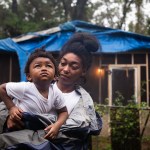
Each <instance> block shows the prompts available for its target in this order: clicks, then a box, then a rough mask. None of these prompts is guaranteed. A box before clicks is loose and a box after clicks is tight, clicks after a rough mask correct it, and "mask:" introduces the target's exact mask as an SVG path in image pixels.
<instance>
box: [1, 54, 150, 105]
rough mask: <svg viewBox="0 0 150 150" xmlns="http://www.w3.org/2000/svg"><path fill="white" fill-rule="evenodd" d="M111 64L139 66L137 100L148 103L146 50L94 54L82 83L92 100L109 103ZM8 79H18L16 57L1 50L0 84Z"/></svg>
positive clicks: (149, 81) (149, 75)
mask: <svg viewBox="0 0 150 150" xmlns="http://www.w3.org/2000/svg"><path fill="white" fill-rule="evenodd" d="M53 55H54V57H55V58H57V57H58V53H54V54H53ZM112 65H114V66H119V65H124V66H127V65H128V66H130V65H135V66H138V67H140V79H138V80H140V81H143V85H142V87H140V90H142V94H141V95H140V100H139V101H140V102H146V103H148V105H150V99H149V97H150V69H149V68H150V54H149V53H146V52H145V53H143V52H138V53H137V52H134V53H117V54H112V53H111V54H94V55H93V63H92V66H91V68H90V70H89V72H88V75H87V83H86V84H85V85H83V86H84V87H85V88H86V90H87V91H88V92H89V93H90V95H91V96H92V98H93V100H94V102H97V103H100V104H106V103H107V104H111V103H109V95H110V90H109V82H110V81H109V77H110V75H111V71H110V70H109V67H110V66H112ZM100 69H101V70H100ZM8 81H20V71H19V63H18V57H17V54H16V53H6V52H5V53H4V52H1V53H0V84H2V83H5V82H8ZM145 81H146V82H145ZM144 82H145V83H144ZM140 85H141V83H140ZM127 90H128V89H126V91H127Z"/></svg>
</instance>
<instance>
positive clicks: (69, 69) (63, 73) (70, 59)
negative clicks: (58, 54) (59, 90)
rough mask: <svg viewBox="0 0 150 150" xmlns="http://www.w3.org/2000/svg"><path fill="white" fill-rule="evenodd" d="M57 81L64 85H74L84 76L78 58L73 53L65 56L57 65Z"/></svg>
mask: <svg viewBox="0 0 150 150" xmlns="http://www.w3.org/2000/svg"><path fill="white" fill-rule="evenodd" d="M58 70H59V74H60V77H59V80H61V82H62V83H63V84H65V85H74V84H75V83H77V82H78V81H79V79H80V77H81V76H84V75H85V71H84V69H83V65H82V61H81V59H80V57H78V56H77V55H75V54H74V53H67V54H65V55H64V56H63V57H62V58H61V60H60V63H59V66H58Z"/></svg>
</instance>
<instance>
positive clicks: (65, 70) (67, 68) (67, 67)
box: [63, 65, 69, 73]
mask: <svg viewBox="0 0 150 150" xmlns="http://www.w3.org/2000/svg"><path fill="white" fill-rule="evenodd" d="M63 71H64V72H67V73H68V72H69V66H68V65H67V66H65V67H64V68H63Z"/></svg>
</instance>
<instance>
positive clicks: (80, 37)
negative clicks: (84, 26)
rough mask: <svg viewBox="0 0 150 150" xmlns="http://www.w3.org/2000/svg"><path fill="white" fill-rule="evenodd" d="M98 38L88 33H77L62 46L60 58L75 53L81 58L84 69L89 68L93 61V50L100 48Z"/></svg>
mask: <svg viewBox="0 0 150 150" xmlns="http://www.w3.org/2000/svg"><path fill="white" fill-rule="evenodd" d="M99 47H100V45H99V41H98V40H97V38H96V37H95V36H93V35H91V34H88V33H84V32H81V33H75V34H74V35H73V36H72V37H71V38H70V39H69V40H68V41H67V42H66V43H65V44H64V46H63V47H62V49H61V51H60V55H59V60H60V59H61V58H62V57H63V56H64V55H65V54H67V53H74V54H75V55H77V56H78V57H79V58H81V61H82V65H83V67H84V69H86V70H88V69H89V67H90V65H91V63H92V54H91V53H92V52H96V51H97V50H98V49H99Z"/></svg>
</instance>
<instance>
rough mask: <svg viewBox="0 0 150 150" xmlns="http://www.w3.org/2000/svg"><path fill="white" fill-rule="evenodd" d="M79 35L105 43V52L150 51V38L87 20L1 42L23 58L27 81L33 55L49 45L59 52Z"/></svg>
mask: <svg viewBox="0 0 150 150" xmlns="http://www.w3.org/2000/svg"><path fill="white" fill-rule="evenodd" d="M75 32H88V33H91V34H93V35H95V36H96V37H97V38H98V40H99V41H100V43H101V47H102V49H99V51H98V52H101V53H117V52H126V51H132V50H146V49H150V36H143V35H140V34H135V33H132V32H125V31H122V30H117V29H112V28H106V27H101V26H97V25H94V24H91V23H88V22H84V21H77V20H76V21H71V22H66V23H64V24H60V25H59V26H58V27H54V28H50V29H47V30H44V31H39V32H33V33H27V34H25V35H21V36H19V37H16V38H13V39H11V38H6V39H2V40H0V50H1V51H8V52H9V51H11V52H16V53H17V55H18V59H19V65H20V71H21V80H22V81H23V80H25V79H26V78H25V75H24V66H25V63H26V60H27V58H28V56H29V55H30V53H31V52H32V51H34V50H35V49H36V48H39V47H42V46H45V48H46V50H48V51H59V50H60V49H61V47H62V45H63V44H64V43H65V42H66V41H67V40H68V39H69V38H70V37H71V36H72V34H74V33H75Z"/></svg>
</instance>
